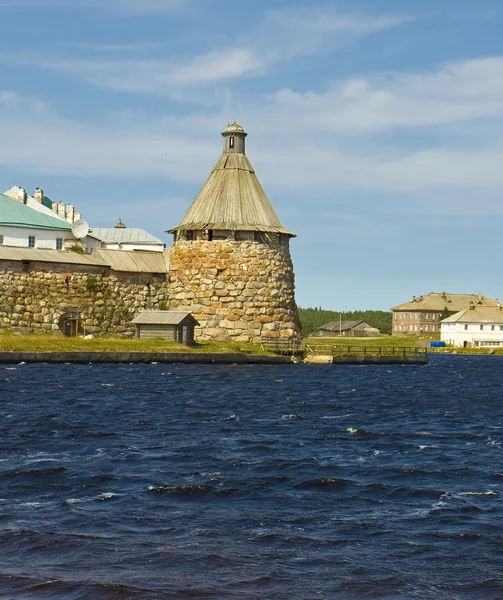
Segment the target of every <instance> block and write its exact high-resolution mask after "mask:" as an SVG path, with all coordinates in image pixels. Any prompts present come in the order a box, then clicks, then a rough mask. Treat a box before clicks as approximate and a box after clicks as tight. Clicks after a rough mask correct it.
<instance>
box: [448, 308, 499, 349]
mask: <svg viewBox="0 0 503 600" xmlns="http://www.w3.org/2000/svg"><path fill="white" fill-rule="evenodd" d="M440 339H441V340H442V342H445V343H446V344H449V345H450V346H456V347H458V348H498V347H500V346H501V347H503V308H502V305H501V304H498V305H497V306H471V307H470V308H467V309H465V310H462V311H460V312H458V313H456V314H455V315H452V316H451V317H448V318H447V319H444V320H443V321H442V322H441V324H440Z"/></svg>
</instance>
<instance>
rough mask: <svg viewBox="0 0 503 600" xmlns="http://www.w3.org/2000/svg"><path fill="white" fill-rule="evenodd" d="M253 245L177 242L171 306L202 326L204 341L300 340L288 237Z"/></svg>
mask: <svg viewBox="0 0 503 600" xmlns="http://www.w3.org/2000/svg"><path fill="white" fill-rule="evenodd" d="M267 238H268V241H267V242H266V243H257V242H253V241H243V242H236V241H230V240H229V241H211V242H210V241H201V240H197V241H184V240H180V241H177V242H175V243H174V244H173V245H172V247H171V253H170V273H169V274H168V280H169V286H168V305H169V308H171V309H183V310H189V311H191V312H192V313H193V315H194V317H195V318H196V319H197V320H198V321H199V323H200V325H201V327H200V328H196V336H197V337H198V339H199V340H209V339H214V340H221V341H228V340H234V341H238V342H248V341H252V342H259V341H260V338H261V337H270V338H277V337H283V336H285V337H298V336H299V335H300V327H299V321H298V316H297V307H296V304H295V296H294V289H295V285H294V273H293V265H292V260H291V257H290V250H289V239H288V237H287V236H277V235H274V234H271V235H268V236H267Z"/></svg>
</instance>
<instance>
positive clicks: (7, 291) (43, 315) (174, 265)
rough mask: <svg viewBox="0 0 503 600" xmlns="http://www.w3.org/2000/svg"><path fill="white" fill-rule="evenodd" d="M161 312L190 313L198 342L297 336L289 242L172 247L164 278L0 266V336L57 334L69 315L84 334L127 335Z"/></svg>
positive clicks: (11, 264)
mask: <svg viewBox="0 0 503 600" xmlns="http://www.w3.org/2000/svg"><path fill="white" fill-rule="evenodd" d="M271 237H275V236H271ZM159 309H161V310H162V309H169V310H174V309H178V310H179V309H183V310H188V311H190V312H191V313H192V314H193V315H194V317H195V318H196V319H197V320H198V321H199V323H200V327H197V328H196V331H195V334H196V339H198V340H217V341H229V340H234V341H236V342H255V343H257V342H259V341H260V340H261V338H262V337H269V338H278V337H289V338H291V337H298V336H299V335H300V327H299V321H298V316H297V307H296V305H295V298H294V274H293V266H292V261H291V258H290V252H289V248H288V239H287V238H286V237H285V236H283V242H280V241H279V240H278V241H276V239H274V240H270V241H269V242H267V243H258V242H251V241H245V242H234V241H216V242H209V241H197V242H191V241H177V242H176V243H175V244H173V246H172V247H171V251H170V271H169V273H168V274H167V275H163V274H148V273H127V274H126V273H119V272H115V271H110V270H109V269H107V270H105V271H104V269H103V268H99V267H96V268H91V267H85V268H84V267H79V266H76V265H74V266H70V265H63V264H61V265H60V264H54V263H42V262H38V263H36V262H33V263H31V264H30V267H29V270H27V269H26V266H24V265H23V264H22V262H21V261H8V262H7V261H0V331H6V330H12V331H14V332H17V333H55V334H61V333H62V331H61V320H62V318H64V316H65V315H67V314H68V313H69V312H71V313H72V314H73V315H75V314H78V315H79V319H80V322H81V324H82V326H83V325H84V324H85V331H86V333H92V334H94V335H96V336H107V335H113V336H119V337H128V336H129V337H131V336H133V335H134V332H135V327H134V325H132V324H131V320H132V319H133V318H134V316H136V315H137V314H138V313H139V312H140V311H142V310H159Z"/></svg>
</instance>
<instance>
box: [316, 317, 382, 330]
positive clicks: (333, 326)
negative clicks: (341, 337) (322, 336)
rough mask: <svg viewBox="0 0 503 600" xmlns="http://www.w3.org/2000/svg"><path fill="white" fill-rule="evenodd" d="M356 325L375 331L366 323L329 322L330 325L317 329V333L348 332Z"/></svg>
mask: <svg viewBox="0 0 503 600" xmlns="http://www.w3.org/2000/svg"><path fill="white" fill-rule="evenodd" d="M358 325H366V326H367V327H370V328H371V329H377V327H374V326H373V325H370V324H369V323H367V322H366V321H362V320H360V321H331V322H330V323H326V324H325V325H322V326H321V327H318V331H335V332H337V331H348V330H349V329H354V328H355V327H358Z"/></svg>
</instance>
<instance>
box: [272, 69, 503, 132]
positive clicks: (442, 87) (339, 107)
mask: <svg viewBox="0 0 503 600" xmlns="http://www.w3.org/2000/svg"><path fill="white" fill-rule="evenodd" d="M274 104H275V109H276V110H277V111H278V113H281V114H282V115H285V114H286V115H288V116H289V118H291V117H293V116H294V117H295V119H296V122H298V120H300V121H301V123H302V125H303V126H304V127H307V126H311V127H313V128H314V129H316V130H318V129H324V130H329V131H334V132H343V133H351V134H354V133H369V132H376V131H385V130H393V129H400V128H413V127H425V126H435V125H442V124H448V123H459V122H462V121H473V120H476V119H487V118H494V117H501V116H503V57H494V58H484V59H477V60H467V61H460V62H455V63H451V64H448V65H445V66H444V67H442V68H440V69H438V70H437V71H435V72H430V73H419V74H402V73H392V74H384V75H378V76H368V77H359V78H352V79H349V80H347V81H343V82H337V83H336V84H335V85H334V86H333V87H332V89H330V90H328V91H327V92H324V93H315V92H307V93H297V92H295V91H293V90H291V89H282V90H280V91H279V92H277V93H276V94H275V95H274ZM283 120H285V117H283Z"/></svg>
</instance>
